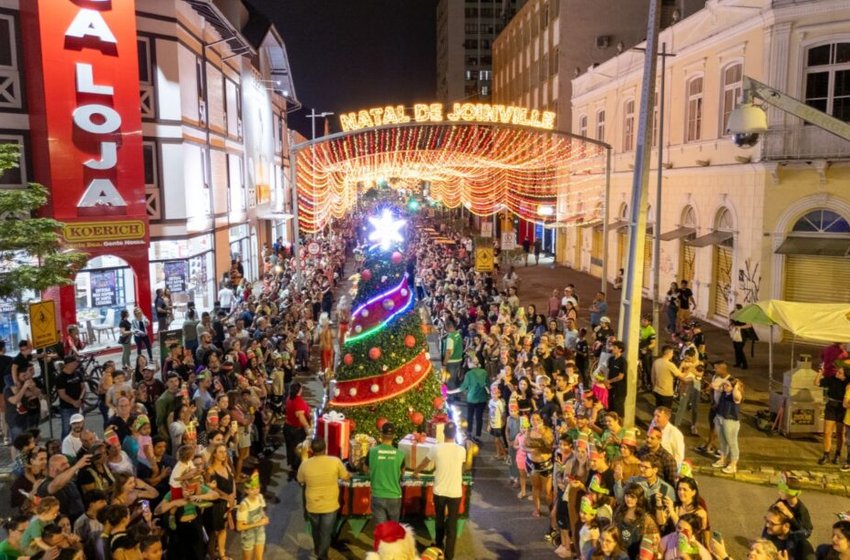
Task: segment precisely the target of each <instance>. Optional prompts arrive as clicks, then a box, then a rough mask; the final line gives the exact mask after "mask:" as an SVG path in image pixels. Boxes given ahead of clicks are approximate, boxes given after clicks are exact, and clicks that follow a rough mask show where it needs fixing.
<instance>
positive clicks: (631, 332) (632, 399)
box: [618, 0, 661, 427]
mask: <svg viewBox="0 0 850 560" xmlns="http://www.w3.org/2000/svg"><path fill="white" fill-rule="evenodd" d="M658 4H659V2H658V0H650V4H649V17H648V18H647V29H646V52H645V53H644V55H645V56H644V65H643V83H642V84H641V95H640V105H641V107H640V118H639V120H638V137H637V148H636V150H635V171H634V177H633V180H632V197H631V204H630V205H629V212H630V216H629V257H628V262H627V264H626V266H627V270H626V277H625V279H624V281H625V286H624V289H623V298H622V302H621V303H620V332H619V337H618V338H619V339H620V340H622V341H624V342H625V345H626V363H627V370H626V378H625V382H626V402H625V411H624V412H625V415H624V416H625V419H624V421H625V425H626V426H629V427H631V426H634V423H635V404H636V402H637V365H638V344H639V341H640V304H641V297H642V296H643V293H642V285H643V257H644V248H645V246H646V221H647V203H648V199H649V193H648V188H647V187H648V184H649V162H650V155H651V153H650V152H651V150H652V109H653V92H654V89H655V68H656V60H657V52H656V51H657V50H658V31H659V28H660V22H661V12H660V11H659V6H658Z"/></svg>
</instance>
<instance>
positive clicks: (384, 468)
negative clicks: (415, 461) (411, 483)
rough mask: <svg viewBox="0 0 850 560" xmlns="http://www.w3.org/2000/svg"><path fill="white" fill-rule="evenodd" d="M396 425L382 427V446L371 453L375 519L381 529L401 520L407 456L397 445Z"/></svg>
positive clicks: (368, 463)
mask: <svg viewBox="0 0 850 560" xmlns="http://www.w3.org/2000/svg"><path fill="white" fill-rule="evenodd" d="M394 438H395V425H394V424H393V423H392V422H386V423H385V424H384V425H383V426H382V427H381V444H380V445H377V446H375V447H373V448H372V449H370V450H369V456H368V457H367V458H366V465H367V468H368V469H369V480H370V481H371V482H372V519H374V520H375V526H376V527H377V526H378V525H380V524H381V523H383V522H384V521H398V520H399V517H401V471H402V470H403V469H404V453H402V452H401V451H399V450H398V448H397V447H396V446H394V445H393V439H394Z"/></svg>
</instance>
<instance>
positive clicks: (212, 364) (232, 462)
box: [0, 222, 351, 560]
mask: <svg viewBox="0 0 850 560" xmlns="http://www.w3.org/2000/svg"><path fill="white" fill-rule="evenodd" d="M350 238H351V229H350V227H349V226H348V223H347V222H341V223H338V224H337V227H335V229H334V231H333V232H332V233H330V234H328V235H327V236H321V235H319V236H315V237H314V238H313V239H312V241H313V242H315V243H318V244H319V245H320V247H321V251H320V252H318V254H308V252H307V251H305V250H304V249H305V248H304V247H302V248H301V250H302V251H303V253H302V259H301V263H299V266H298V267H296V262H295V258H294V257H293V255H292V254H291V253H290V251H289V250H288V249H287V248H286V247H284V246H283V244H282V243H279V242H276V243H275V244H274V247H273V248H267V250H266V251H265V252H264V253H265V254H264V267H263V271H262V278H261V281H259V282H248V281H247V280H245V279H244V278H245V277H244V270H243V269H242V266H241V263H239V262H238V260H234V262H233V267H232V270H231V271H230V273H228V274H226V275H225V277H224V278H223V279H222V283H221V287H220V288H221V289H220V292H219V297H220V299H219V301H217V302H216V305H215V308H214V309H212V310H209V311H204V312H202V313H199V311H198V310H196V309H195V308H194V305H193V304H192V303H191V302H190V304H189V306H188V310H187V311H186V313H185V319H184V321H183V323H182V325H181V327H182V328H181V330H182V334H183V336H182V341H181V340H174V341H169V340H166V341H165V343H166V345H167V349H168V350H167V354H166V355H164V356H161V359H159V360H155V359H154V358H155V356H154V353H153V352H152V351H151V346H152V344H151V338H150V337H151V334H152V333H151V329H150V325H151V320H150V319H149V318H147V317H146V316H145V314H144V313H143V312H142V310H140V309H138V308H136V309H133V310H132V312H131V311H130V310H125V311H124V313H122V323H121V328H120V330H121V337H122V338H121V339H120V340H119V344H120V345H121V346H122V355H121V358H120V359H119V360H105V361H104V362H103V363H102V366H103V369H102V376H101V377H100V379H99V380H97V382H96V383H95V385H94V386H93V385H92V384H91V383H90V381H91V379H90V378H89V377H88V374H87V372H86V371H85V369H84V368H83V367H81V360H85V361H88V360H89V359H90V358H89V357H88V356H86V355H85V349H84V345H83V344H82V343H81V341H80V339H79V329H78V328H77V327H76V326H72V327H71V328H69V329H68V331H67V337H66V339H65V341H64V342H65V344H64V345H62V346H60V347H58V348H55V349H51V351H50V352H44V353H38V354H36V353H34V351H33V348H32V346H31V345H30V343H29V342H28V341H23V342H21V344H20V347H19V352H18V353H17V354H16V355H14V356H6V354H5V348H4V347H2V345H0V378H3V379H4V382H5V387H4V392H3V394H4V397H5V398H4V401H5V410H4V414H3V417H4V419H5V423H6V427H7V429H8V432H9V437H10V440H11V442H12V444H13V447H14V450H15V459H14V475H13V476H14V480H13V482H12V488H11V501H12V507H13V509H14V511H15V514H14V515H13V516H12V517H11V519H10V520H8V522H7V523H6V530H7V538H6V539H5V540H3V541H2V542H0V560H11V559H14V558H19V557H21V558H31V559H33V560H38V559H40V558H45V559H48V560H53V559H56V558H59V559H63V560H70V559H79V558H86V559H89V560H107V559H112V558H114V559H117V560H121V559H127V560H133V559H145V560H157V559H159V558H161V557H162V556H163V552H164V551H165V553H166V555H167V557H168V558H179V559H183V560H203V559H206V558H217V559H227V558H229V557H228V552H227V551H228V546H227V543H228V540H233V539H238V542H239V548H241V550H242V558H243V559H244V560H254V559H256V560H259V559H260V558H262V557H263V553H264V546H265V526H266V525H267V524H268V523H269V518H268V515H267V514H266V513H265V507H266V501H267V500H272V501H276V500H277V498H276V497H275V496H274V495H272V494H270V493H268V492H265V490H266V487H267V485H268V483H269V480H270V476H271V473H272V471H273V465H272V461H271V460H270V458H271V455H272V452H273V450H274V449H275V448H276V447H277V446H279V445H280V443H281V440H282V439H285V440H286V444H287V448H294V447H295V446H296V445H297V444H298V443H299V440H298V437H299V433H298V430H297V429H293V427H296V426H297V427H298V428H302V429H303V428H305V427H307V426H309V425H310V423H312V416H311V414H310V411H309V408H308V409H307V410H306V411H305V413H302V414H300V415H298V416H295V415H292V417H290V415H289V414H287V413H286V411H285V409H284V404H285V402H286V400H287V395H298V394H299V393H300V385H299V383H298V382H297V381H294V377H295V375H296V374H297V373H299V371H301V370H304V369H306V368H307V367H308V361H309V356H310V352H311V350H312V348H311V346H312V345H313V344H314V343H316V344H318V343H319V342H318V341H319V334H320V330H321V329H320V327H319V325H320V317H321V316H322V314H323V313H325V314H330V313H331V311H332V306H333V305H334V301H333V290H334V287H335V286H336V285H337V284H338V283H339V280H340V278H341V276H342V274H343V271H344V266H345V259H346V253H347V251H346V248H347V246H348V243H349V241H350ZM297 275H300V276H297ZM299 279H300V280H301V281H300V282H299ZM163 296H164V297H163ZM167 296H168V294H163V293H158V294H157V303H156V307H155V310H156V313H157V315H164V316H162V317H159V316H157V317H155V319H156V320H157V321H158V323H159V326H160V336H162V332H163V331H164V330H165V329H164V328H163V326H168V325H171V323H172V320H171V319H169V317H168V313H171V309H170V308H169V305H168V302H167V299H166V298H167ZM125 323H126V324H125ZM131 338H132V339H135V349H136V355H135V356H134V357H133V356H131V355H130V348H131V342H129V340H130V339H131ZM48 376H49V380H50V386H53V387H55V390H56V399H57V400H56V401H55V402H54V403H47V402H46V401H47V398H48V397H46V394H47V389H48V386H47V385H46V384H45V380H46V379H47V378H48ZM87 392H95V393H96V397H97V406H96V407H92V408H93V410H89V409H88V407H87V406H86V403H88V402H93V400H94V399H93V398H92V395H87V394H86V393H87ZM51 406H52V407H53V408H54V409H58V412H59V416H60V417H61V434H60V437H59V438H58V439H52V440H51V439H46V438H44V437H43V436H44V435H45V434H44V432H43V431H40V422H41V420H42V419H43V417H44V415H43V414H42V412H43V411H45V412H46V410H47V409H48V407H51ZM301 439H303V436H302V437H301ZM289 455H290V461H291V462H292V461H294V457H295V456H296V454H295V453H290V454H289ZM292 467H293V469H294V468H297V464H294V465H292ZM293 475H294V471H293Z"/></svg>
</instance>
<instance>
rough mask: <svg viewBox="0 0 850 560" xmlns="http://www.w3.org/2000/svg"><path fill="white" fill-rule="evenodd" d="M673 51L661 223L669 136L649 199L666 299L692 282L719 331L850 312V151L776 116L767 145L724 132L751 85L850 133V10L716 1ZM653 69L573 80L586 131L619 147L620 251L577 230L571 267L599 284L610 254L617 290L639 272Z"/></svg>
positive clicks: (664, 37) (613, 216)
mask: <svg viewBox="0 0 850 560" xmlns="http://www.w3.org/2000/svg"><path fill="white" fill-rule="evenodd" d="M661 43H664V44H666V49H667V51H668V52H670V53H673V54H675V56H674V57H670V58H668V60H667V63H666V74H665V80H664V87H665V97H666V99H665V103H664V106H663V108H662V110H663V111H664V118H665V123H664V130H663V140H662V142H661V145H662V150H663V151H662V161H663V163H662V166H661V167H662V169H661V176H662V179H661V181H662V187H661V193H662V196H661V200H662V204H661V210H660V212H658V211H657V209H656V208H654V206H655V199H656V194H655V192H656V184H657V177H658V169H657V163H656V162H657V155H658V152H657V150H658V143H659V142H658V132H657V131H656V132H654V133H653V147H652V154H651V161H652V170H651V173H650V188H649V200H650V209H649V214H648V216H649V226H650V227H649V229H650V233H651V234H652V235H656V234H659V233H660V236H661V241H660V246H661V250H660V261H659V268H660V273H659V279H658V280H659V285H660V294H661V298H662V299H663V297H664V293H665V292H666V290H667V289H668V286H669V284H670V283H671V282H674V281H675V282H681V281H682V280H688V281H689V282H690V283H691V288H692V289H693V290H694V293H695V299H696V305H697V308H696V315H697V316H700V317H703V318H706V319H708V320H710V321H713V322H716V323H718V324H725V323H726V321H727V320H728V315H729V313H730V311H731V310H734V306H735V305H736V304H746V303H750V302H753V301H756V300H759V299H767V298H779V299H787V300H792V301H805V302H818V301H830V302H834V301H841V302H850V258H848V257H847V254H848V250H850V226H848V223H850V194H848V193H850V188H848V187H850V165H848V158H850V143H847V142H844V141H841V140H839V139H837V138H835V137H833V136H831V135H830V134H828V133H826V132H825V131H823V130H820V129H818V128H817V127H815V126H812V125H807V124H803V123H802V122H801V121H800V120H799V119H796V118H795V117H792V116H790V115H788V114H785V113H783V112H781V111H778V110H776V109H769V110H768V116H769V121H770V131H769V132H768V133H767V134H766V135H765V136H764V138H763V139H762V141H761V142H759V143H758V144H757V145H756V146H755V147H752V148H746V149H741V148H738V147H736V146H734V145H733V143H732V142H731V138H730V137H729V136H728V135H727V134H726V133H725V130H726V120H727V119H728V116H729V113H730V112H731V111H732V109H733V108H734V107H735V106H736V104H737V102H738V100H739V98H740V97H741V93H742V87H743V85H742V80H743V76H745V75H747V76H751V77H753V78H755V79H757V80H759V81H762V82H765V83H767V84H768V85H770V86H771V87H774V88H777V89H778V90H780V91H783V92H785V93H787V94H789V95H791V96H792V97H795V98H797V99H800V100H804V101H805V102H806V103H808V104H810V105H812V106H815V107H817V108H819V109H821V110H824V111H826V112H827V113H829V114H832V115H833V116H836V117H838V118H841V119H842V120H844V121H850V4H847V3H846V2H841V1H834V0H810V1H796V2H792V1H790V0H789V1H785V0H773V1H771V0H711V1H709V2H708V3H707V5H706V7H705V8H704V9H703V10H700V11H699V12H697V13H696V14H694V15H692V16H690V17H688V18H686V19H684V20H683V21H681V22H678V23H677V24H675V25H673V26H672V27H669V28H667V29H665V30H664V31H663V32H662V33H661V36H660V42H659V45H660V44H661ZM642 63H643V55H642V53H640V52H624V53H623V54H621V55H620V56H618V57H615V58H613V59H611V60H610V61H608V62H606V63H603V64H601V65H599V66H597V67H596V68H593V69H591V70H590V71H588V72H587V73H585V74H583V75H581V76H579V77H577V78H576V79H574V80H573V96H572V125H573V130H574V131H575V132H577V133H578V134H582V135H588V136H591V137H595V138H597V139H600V140H603V141H605V142H607V143H609V144H611V145H612V146H613V148H614V150H613V151H614V157H613V173H612V188H611V195H610V198H609V200H608V204H607V210H608V214H609V220H610V223H611V228H610V230H609V235H608V239H607V240H606V239H603V236H602V232H601V230H600V229H599V228H595V229H591V228H584V229H582V228H576V229H573V230H570V231H569V232H568V234H567V235H568V239H569V243H571V244H574V245H575V251H567V254H566V255H565V258H564V263H565V264H568V265H569V266H572V267H574V268H577V269H581V270H586V271H589V272H591V273H593V274H596V275H600V274H602V264H603V262H602V256H603V243H607V244H608V255H609V259H608V266H607V277H608V278H609V280H612V279H613V278H614V276H615V275H616V274H617V271H618V269H620V268H624V267H625V266H626V258H627V247H628V243H627V239H626V236H627V233H626V231H625V228H624V226H625V221H626V219H627V217H628V215H629V209H628V204H629V201H630V193H631V185H632V175H633V172H632V171H633V168H634V157H635V152H634V150H635V145H636V134H637V123H638V117H639V111H640V106H641V100H640V83H641V77H642ZM659 77H660V70H659ZM659 83H660V80H659ZM658 117H659V113H658V105H657V100H656V105H655V109H654V111H653V116H652V120H653V122H654V123H657V122H658ZM654 128H656V129H657V126H656V127H654ZM587 230H590V232H588V231H587ZM652 250H653V238H652V237H650V238H649V239H648V240H647V249H646V254H645V255H644V256H643V259H641V263H640V264H641V265H643V270H644V293H645V295H647V296H650V297H651V296H652V295H653V294H652V292H653V290H652V286H653V282H654V278H653V275H652V266H651V263H652V258H653V255H652Z"/></svg>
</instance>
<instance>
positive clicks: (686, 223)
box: [681, 206, 697, 228]
mask: <svg viewBox="0 0 850 560" xmlns="http://www.w3.org/2000/svg"><path fill="white" fill-rule="evenodd" d="M681 225H682V227H689V228H696V227H697V214H696V212H694V207H693V206H686V207H685V209H684V210H682V224H681Z"/></svg>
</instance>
